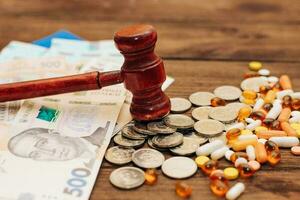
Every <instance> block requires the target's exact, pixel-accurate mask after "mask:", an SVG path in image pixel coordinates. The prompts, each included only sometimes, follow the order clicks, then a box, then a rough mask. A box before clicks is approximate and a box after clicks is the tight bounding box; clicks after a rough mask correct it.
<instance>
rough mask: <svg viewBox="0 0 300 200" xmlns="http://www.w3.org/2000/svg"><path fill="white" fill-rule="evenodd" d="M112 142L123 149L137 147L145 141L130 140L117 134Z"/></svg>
mask: <svg viewBox="0 0 300 200" xmlns="http://www.w3.org/2000/svg"><path fill="white" fill-rule="evenodd" d="M114 142H115V143H116V144H118V145H120V146H123V147H138V146H141V145H142V144H144V142H145V139H142V140H131V139H127V138H125V137H123V136H122V135H121V134H117V135H116V136H115V137H114Z"/></svg>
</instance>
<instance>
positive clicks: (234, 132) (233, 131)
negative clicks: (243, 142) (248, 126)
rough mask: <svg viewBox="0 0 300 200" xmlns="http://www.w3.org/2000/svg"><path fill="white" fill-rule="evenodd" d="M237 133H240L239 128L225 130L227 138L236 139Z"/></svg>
mask: <svg viewBox="0 0 300 200" xmlns="http://www.w3.org/2000/svg"><path fill="white" fill-rule="evenodd" d="M239 135H241V130H240V129H239V128H232V129H230V130H228V131H227V132H226V138H227V140H236V139H237V138H238V137H239Z"/></svg>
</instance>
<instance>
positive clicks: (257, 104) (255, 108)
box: [253, 98, 265, 111]
mask: <svg viewBox="0 0 300 200" xmlns="http://www.w3.org/2000/svg"><path fill="white" fill-rule="evenodd" d="M264 103H265V101H264V100H263V99H262V98H259V99H257V100H256V102H255V104H254V106H253V111H258V110H259V109H260V108H261V107H262V106H263V105H264Z"/></svg>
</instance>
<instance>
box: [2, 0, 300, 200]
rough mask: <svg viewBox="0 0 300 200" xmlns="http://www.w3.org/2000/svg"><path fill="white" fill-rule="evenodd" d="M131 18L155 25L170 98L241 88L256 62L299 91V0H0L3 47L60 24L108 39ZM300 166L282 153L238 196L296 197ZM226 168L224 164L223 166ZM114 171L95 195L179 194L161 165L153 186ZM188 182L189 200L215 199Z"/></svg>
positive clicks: (201, 179)
mask: <svg viewBox="0 0 300 200" xmlns="http://www.w3.org/2000/svg"><path fill="white" fill-rule="evenodd" d="M133 23H150V24H152V25H154V26H155V27H156V28H157V30H158V34H159V41H158V45H157V53H158V54H159V55H160V56H162V57H163V58H164V61H165V65H166V70H167V73H168V75H170V76H172V77H174V78H175V83H174V84H172V86H171V87H170V88H168V89H167V94H168V95H169V96H170V97H175V96H177V97H188V96H189V94H190V93H192V92H196V91H212V90H213V89H214V88H215V87H217V86H220V85H224V84H230V85H236V86H238V85H239V83H240V81H241V79H242V74H243V72H244V71H246V70H247V63H248V62H249V61H251V60H260V61H263V63H264V66H265V67H266V68H268V69H270V70H271V71H272V74H274V75H278V76H279V75H280V74H282V73H287V74H288V75H290V77H291V78H292V80H293V84H294V89H295V90H296V91H297V90H298V91H299V90H300V1H299V0H288V1H280V0H264V1H262V0H246V1H241V0H231V1H224V0H215V1H207V0H190V1H182V0H164V1H159V0H148V1H143V0H128V1H125V0H124V1H119V0H111V1H108V0H106V1H104V0H103V1H86V0H85V1H80V0H68V1H60V0H52V1H42V0H26V1H18V0H2V1H0V47H4V46H5V45H6V44H7V43H8V42H9V41H11V40H21V41H32V40H35V39H37V38H40V37H43V36H45V35H47V34H50V33H52V32H54V31H56V30H57V29H60V28H66V29H69V30H70V31H72V32H74V33H77V34H78V35H80V36H82V37H83V38H86V39H89V40H100V39H111V38H112V35H113V32H114V31H116V30H117V29H119V28H120V27H123V26H125V25H129V24H133ZM166 156H167V157H168V156H170V155H168V154H167V155H166ZM299 164H300V157H295V156H292V155H291V153H290V151H289V150H282V162H281V163H280V164H279V165H278V166H276V167H275V168H272V167H270V166H269V165H267V164H266V165H264V166H263V168H262V170H260V171H259V172H257V173H256V174H255V176H254V177H253V178H250V179H247V180H242V181H243V182H244V183H245V184H246V191H245V193H244V194H243V196H242V197H241V198H240V199H276V200H278V199H299V195H300V165H299ZM228 165H229V163H228V162H226V161H224V160H222V161H221V162H220V167H221V168H223V167H225V166H228ZM115 168H116V167H115V166H113V165H111V164H109V163H107V162H106V161H104V162H103V164H102V166H101V170H100V172H99V176H98V179H97V181H96V185H95V187H94V190H93V192H92V195H91V199H136V200H140V199H149V200H150V199H166V200H169V199H179V198H178V197H176V195H175V191H174V187H175V183H176V180H172V179H169V178H166V177H165V176H163V175H162V174H161V171H160V170H159V180H158V183H157V184H156V185H155V186H146V185H145V186H142V187H140V188H138V189H136V190H131V191H122V190H118V189H116V188H114V187H113V186H112V185H111V184H110V183H109V178H108V177H109V175H110V173H111V171H112V170H113V169H115ZM185 181H186V182H187V183H188V184H190V185H191V186H192V187H193V195H192V198H191V199H218V198H217V197H215V196H214V195H212V193H211V191H210V190H209V187H208V183H209V181H208V178H206V177H205V176H204V175H203V174H202V173H201V172H197V173H196V174H195V175H194V176H193V178H190V179H187V180H185ZM232 184H233V182H232V183H231V185H232Z"/></svg>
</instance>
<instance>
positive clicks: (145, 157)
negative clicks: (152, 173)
mask: <svg viewBox="0 0 300 200" xmlns="http://www.w3.org/2000/svg"><path fill="white" fill-rule="evenodd" d="M132 161H133V162H134V164H136V165H137V166H139V167H142V168H146V169H151V168H157V167H160V166H161V165H162V164H163V162H164V161H165V157H164V155H163V154H162V153H160V152H159V151H157V150H154V149H149V148H143V149H139V150H137V151H135V152H134V153H133V154H132Z"/></svg>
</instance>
